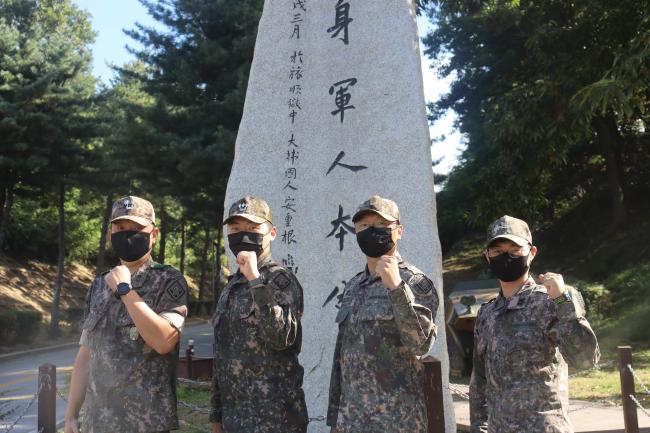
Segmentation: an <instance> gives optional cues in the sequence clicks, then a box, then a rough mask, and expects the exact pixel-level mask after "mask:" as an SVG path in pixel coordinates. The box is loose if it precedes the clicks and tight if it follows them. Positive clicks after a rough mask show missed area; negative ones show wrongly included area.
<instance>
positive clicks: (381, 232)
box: [357, 227, 395, 258]
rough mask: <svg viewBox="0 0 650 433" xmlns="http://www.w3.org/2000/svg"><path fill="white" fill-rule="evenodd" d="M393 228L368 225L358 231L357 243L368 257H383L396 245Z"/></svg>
mask: <svg viewBox="0 0 650 433" xmlns="http://www.w3.org/2000/svg"><path fill="white" fill-rule="evenodd" d="M392 234H393V230H392V229H390V228H388V227H382V228H378V227H368V228H367V229H365V230H363V231H360V232H359V233H357V243H358V244H359V248H361V251H363V253H364V254H365V255H366V256H368V257H375V258H377V257H381V256H383V255H384V254H386V253H387V252H389V251H390V250H392V249H393V247H394V246H395V242H393V237H392Z"/></svg>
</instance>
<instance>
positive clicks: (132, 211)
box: [111, 195, 156, 226]
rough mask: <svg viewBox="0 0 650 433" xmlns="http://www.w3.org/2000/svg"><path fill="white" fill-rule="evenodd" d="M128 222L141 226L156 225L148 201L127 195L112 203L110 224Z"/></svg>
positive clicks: (151, 207) (153, 213) (151, 206)
mask: <svg viewBox="0 0 650 433" xmlns="http://www.w3.org/2000/svg"><path fill="white" fill-rule="evenodd" d="M118 220H130V221H133V222H136V223H138V224H140V225H142V226H148V225H151V224H153V225H156V213H155V212H154V210H153V205H152V204H151V202H149V201H148V200H145V199H143V198H140V197H135V196H132V195H129V196H127V197H122V198H121V199H119V200H117V201H115V203H113V210H112V211H111V222H115V221H118Z"/></svg>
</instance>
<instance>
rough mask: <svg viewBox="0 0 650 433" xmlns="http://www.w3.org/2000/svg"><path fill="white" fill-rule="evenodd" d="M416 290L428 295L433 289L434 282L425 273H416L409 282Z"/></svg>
mask: <svg viewBox="0 0 650 433" xmlns="http://www.w3.org/2000/svg"><path fill="white" fill-rule="evenodd" d="M408 284H409V286H410V287H411V288H412V289H413V290H415V291H416V292H418V293H420V294H423V295H427V294H429V292H431V291H432V290H433V282H432V281H431V280H430V279H429V278H428V277H427V276H426V275H424V274H415V275H413V276H412V277H411V279H410V280H409V282H408Z"/></svg>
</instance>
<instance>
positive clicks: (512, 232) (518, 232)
mask: <svg viewBox="0 0 650 433" xmlns="http://www.w3.org/2000/svg"><path fill="white" fill-rule="evenodd" d="M496 239H509V240H511V241H512V242H514V243H516V244H517V245H519V246H521V247H523V246H526V245H532V244H533V236H532V235H531V234H530V229H529V228H528V224H526V221H522V220H520V219H517V218H513V217H511V216H508V215H504V216H502V217H501V218H499V219H498V220H496V221H494V222H493V223H492V224H490V227H488V231H487V244H488V245H490V244H491V243H492V242H493V241H495V240H496Z"/></svg>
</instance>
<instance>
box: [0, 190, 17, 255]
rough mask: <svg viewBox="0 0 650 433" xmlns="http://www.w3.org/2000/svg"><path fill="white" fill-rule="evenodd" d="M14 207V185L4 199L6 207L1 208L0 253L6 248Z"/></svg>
mask: <svg viewBox="0 0 650 433" xmlns="http://www.w3.org/2000/svg"><path fill="white" fill-rule="evenodd" d="M13 205H14V185H11V186H9V187H8V188H7V192H6V195H5V198H4V206H3V207H2V208H0V210H2V222H0V253H1V252H2V248H3V247H4V244H5V240H6V238H7V230H8V229H9V220H10V218H11V208H12V207H13Z"/></svg>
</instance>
